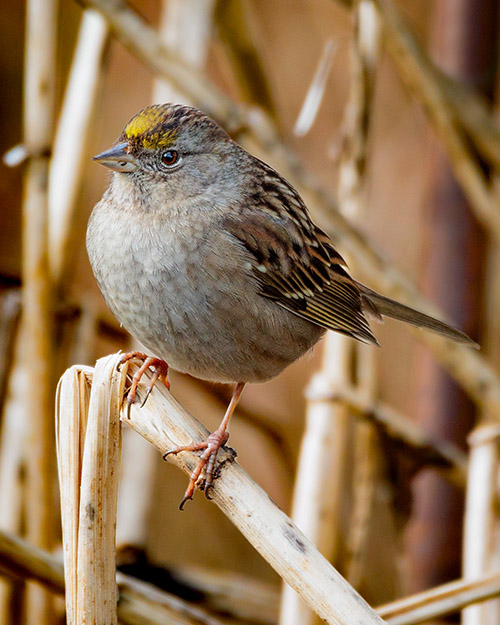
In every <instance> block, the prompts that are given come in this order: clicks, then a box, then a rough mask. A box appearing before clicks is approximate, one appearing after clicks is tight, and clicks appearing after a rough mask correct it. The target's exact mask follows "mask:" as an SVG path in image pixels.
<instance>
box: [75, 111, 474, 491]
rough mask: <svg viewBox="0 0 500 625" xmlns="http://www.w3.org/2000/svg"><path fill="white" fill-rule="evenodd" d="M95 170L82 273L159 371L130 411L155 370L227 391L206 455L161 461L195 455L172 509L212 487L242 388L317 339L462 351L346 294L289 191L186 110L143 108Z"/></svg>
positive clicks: (343, 275) (384, 301)
mask: <svg viewBox="0 0 500 625" xmlns="http://www.w3.org/2000/svg"><path fill="white" fill-rule="evenodd" d="M95 160H97V161H98V162H100V163H101V164H102V165H105V166H106V167H109V168H110V169H112V170H113V171H114V173H113V178H112V180H111V184H110V185H109V187H108V189H107V191H106V192H105V193H104V195H103V197H102V199H101V201H100V202H99V203H98V204H97V205H96V207H95V208H94V211H93V213H92V216H91V218H90V221H89V225H88V231H87V249H88V254H89V258H90V262H91V265H92V268H93V270H94V273H95V276H96V278H97V281H98V283H99V286H100V288H101V291H102V293H103V295H104V298H105V299H106V302H107V303H108V305H109V307H110V308H111V310H112V311H113V313H114V314H115V315H116V317H117V318H118V319H119V320H120V321H121V323H122V324H123V325H124V326H125V327H126V328H127V329H128V330H129V332H130V333H131V334H132V335H134V336H135V337H136V338H137V339H139V340H140V341H141V342H142V343H143V344H144V345H145V346H146V347H147V348H148V349H150V350H151V351H152V352H154V354H156V356H157V357H158V358H151V359H146V360H144V363H143V367H142V369H141V371H140V372H139V374H138V376H136V378H135V382H134V387H133V391H132V392H131V394H130V395H129V401H132V399H133V396H134V393H135V388H136V386H137V381H138V379H139V377H140V375H141V373H142V371H143V370H145V368H146V367H147V366H149V365H153V366H154V367H155V376H156V377H162V378H163V379H164V380H165V381H166V371H167V369H166V366H167V365H166V364H165V363H162V360H164V361H166V362H168V364H169V365H171V366H172V367H173V368H174V369H176V370H178V371H182V372H186V373H189V374H191V375H193V376H195V377H198V378H202V379H205V380H213V381H216V382H236V383H237V386H236V389H235V392H234V395H233V399H232V401H231V404H230V406H229V408H228V410H227V412H226V415H225V417H224V419H223V421H222V423H221V425H220V427H219V428H218V429H217V430H216V431H215V432H214V433H213V434H211V435H210V437H208V439H207V440H206V441H204V442H202V443H199V444H193V445H191V446H188V447H183V448H177V449H175V450H172V451H171V452H167V453H178V452H179V451H182V450H186V449H189V450H203V453H202V456H201V460H200V463H199V466H198V468H197V469H196V471H195V472H194V473H193V475H192V476H191V480H190V486H189V488H188V490H187V491H186V495H185V498H184V500H183V503H184V501H186V499H188V498H191V497H192V494H193V492H194V488H195V483H196V481H197V479H198V478H199V477H200V474H201V471H202V469H203V467H204V466H205V465H206V466H205V489H206V490H207V489H208V487H209V486H210V484H211V481H212V469H213V466H214V462H215V458H216V455H217V451H218V449H219V447H220V446H221V445H222V444H223V443H224V442H225V441H226V440H227V437H228V434H227V432H226V426H227V423H228V421H229V418H230V416H231V413H232V412H233V410H234V407H235V406H236V403H237V401H238V398H239V396H240V394H241V391H242V389H243V386H244V384H245V383H246V382H264V381H266V380H269V379H270V378H273V377H274V376H276V375H278V373H280V372H281V371H282V370H283V369H284V368H285V367H287V366H288V365H289V364H291V363H292V362H294V360H296V359H297V358H299V357H300V356H302V354H304V353H305V352H307V351H308V350H309V349H310V348H311V347H312V346H313V345H314V344H315V343H316V342H317V341H318V340H319V339H320V337H321V336H322V335H323V333H324V332H325V330H327V329H328V330H335V331H337V332H341V333H343V334H346V335H348V336H351V337H354V338H356V339H359V340H361V341H364V342H367V343H375V344H376V343H377V341H376V339H375V337H374V336H373V334H372V332H371V330H370V327H369V325H368V321H367V317H375V318H378V319H381V317H382V316H384V315H386V316H389V317H393V318H395V319H399V320H402V321H406V322H407V323H411V324H413V325H415V326H419V327H423V328H427V329H429V330H433V331H435V332H438V333H440V334H443V335H445V336H447V337H449V338H451V339H454V340H456V341H461V342H465V343H472V341H470V339H469V338H468V337H467V336H466V335H465V334H463V333H462V332H459V331H458V330H455V329H453V328H451V327H450V326H448V325H447V324H445V323H443V322H442V321H438V320H436V319H433V318H431V317H429V316H427V315H424V314H422V313H420V312H417V311H415V310H412V309H411V308H408V307H407V306H403V305H402V304H399V303H397V302H394V301H393V300H390V299H388V298H386V297H383V296H382V295H379V294H378V293H375V292H374V291H372V290H370V289H368V288H367V287H365V286H364V285H362V284H360V283H359V282H356V281H355V280H353V279H352V278H351V277H350V276H349V274H348V273H347V271H346V268H345V263H344V261H343V259H342V257H341V256H340V254H339V253H338V252H337V251H336V250H335V249H334V247H333V244H332V242H331V240H330V239H329V237H328V236H327V235H326V234H325V233H324V232H322V231H321V230H320V229H319V228H318V227H317V226H315V225H314V223H313V222H312V221H311V219H310V217H309V213H308V211H307V208H306V206H305V204H304V202H303V201H302V199H301V198H300V196H299V194H298V193H297V191H295V189H294V188H293V187H292V185H291V184H290V183H289V182H287V181H286V180H285V179H284V178H283V177H282V176H280V174H278V173H277V172H276V171H275V170H274V169H272V168H271V167H269V165H266V164H265V163H263V162H262V161H260V160H258V159H257V158H255V157H254V156H252V155H251V154H249V153H248V152H246V151H245V150H244V149H243V148H241V147H240V146H239V145H237V144H236V143H235V142H234V141H232V140H231V139H230V137H229V136H228V135H227V134H226V133H225V132H224V130H223V129H222V128H221V127H220V126H219V125H218V124H217V123H216V122H214V121H213V120H212V119H210V118H209V117H207V116H206V115H205V114H204V113H202V112H201V111H199V110H197V109H195V108H190V107H187V106H181V105H175V104H164V105H155V106H149V107H147V108H145V109H144V110H142V111H141V112H139V113H138V114H137V115H135V117H133V118H132V119H131V120H130V121H129V123H128V124H127V125H126V126H125V129H124V130H123V132H122V134H121V136H120V138H119V140H118V142H117V144H116V145H115V146H114V147H112V148H111V149H110V150H107V151H106V152H103V153H102V154H99V155H98V156H96V157H95ZM141 357H142V358H143V359H145V358H146V357H145V356H144V355H141ZM160 359H162V360H160Z"/></svg>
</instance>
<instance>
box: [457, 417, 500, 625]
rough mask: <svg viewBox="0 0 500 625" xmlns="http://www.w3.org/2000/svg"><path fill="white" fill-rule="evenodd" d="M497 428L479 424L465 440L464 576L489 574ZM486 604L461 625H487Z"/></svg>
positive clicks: (470, 610) (499, 433)
mask: <svg viewBox="0 0 500 625" xmlns="http://www.w3.org/2000/svg"><path fill="white" fill-rule="evenodd" d="M499 440H500V426H499V425H497V424H488V425H480V426H479V427H477V428H476V429H475V430H474V431H473V432H472V433H471V434H470V435H469V438H468V441H469V446H470V455H469V474H468V480H467V496H466V500H465V519H464V537H463V576H464V578H465V579H470V580H473V579H477V578H478V577H480V576H481V575H484V574H485V573H488V572H490V571H491V559H492V554H493V549H494V546H495V545H494V530H495V520H496V504H497V501H496V500H497V496H498V466H499V465H498V461H499ZM491 607H492V606H489V605H484V604H483V605H480V606H473V607H470V608H467V609H466V610H464V611H463V612H462V623H463V625H486V623H488V622H496V620H497V617H498V614H497V615H495V616H496V618H495V619H494V620H493V621H490V618H489V617H491V616H492V612H491V609H490V608H491Z"/></svg>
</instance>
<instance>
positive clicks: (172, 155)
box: [161, 150, 179, 167]
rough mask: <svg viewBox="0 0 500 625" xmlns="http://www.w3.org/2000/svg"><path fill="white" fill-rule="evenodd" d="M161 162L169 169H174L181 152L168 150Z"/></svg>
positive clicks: (162, 156)
mask: <svg viewBox="0 0 500 625" xmlns="http://www.w3.org/2000/svg"><path fill="white" fill-rule="evenodd" d="M161 162H162V163H163V164H164V165H166V166H167V167H173V166H174V165H177V163H178V162H179V152H176V151H175V150H167V151H166V152H163V154H162V155H161Z"/></svg>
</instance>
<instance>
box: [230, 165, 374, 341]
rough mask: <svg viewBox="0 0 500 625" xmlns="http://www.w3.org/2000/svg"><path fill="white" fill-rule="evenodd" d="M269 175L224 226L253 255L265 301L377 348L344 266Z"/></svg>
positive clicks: (288, 191)
mask: <svg viewBox="0 0 500 625" xmlns="http://www.w3.org/2000/svg"><path fill="white" fill-rule="evenodd" d="M267 172H268V173H267V174H266V175H265V176H264V177H263V179H262V180H261V181H260V184H259V185H258V188H257V190H256V191H255V192H254V193H253V194H252V195H251V196H250V197H249V198H248V201H247V202H246V203H245V205H242V206H240V207H236V208H235V209H234V210H233V211H232V213H231V214H230V215H229V216H227V217H226V218H225V220H224V226H225V228H226V229H227V230H228V231H229V232H230V233H231V234H232V235H233V236H234V237H236V238H237V239H238V240H239V241H240V242H241V244H242V245H243V246H244V247H245V249H246V250H247V251H248V252H249V253H250V254H251V255H252V257H253V259H254V261H255V262H252V268H253V271H254V273H255V276H256V278H257V280H258V282H259V285H260V287H261V289H262V295H263V296H264V297H268V298H270V299H273V300H275V301H276V303H277V304H279V305H280V306H282V307H283V308H286V309H287V310H289V311H290V312H292V313H294V314H296V315H298V316H300V317H303V318H304V319H307V320H308V321H311V322H312V323H315V324H316V325H318V326H321V327H323V328H326V329H329V330H335V331H336V332H341V333H343V334H346V335H348V336H352V337H354V338H357V339H359V340H361V341H364V342H368V343H375V344H376V343H377V341H376V339H375V337H374V336H373V334H372V332H371V330H370V327H369V325H368V322H367V320H366V318H365V316H364V314H363V309H362V307H363V304H362V300H361V293H360V291H359V289H358V287H357V286H356V284H355V282H354V281H353V280H352V278H351V277H350V276H349V275H348V273H347V272H346V270H345V269H344V267H345V261H344V260H343V258H342V257H341V256H340V254H338V252H337V251H336V250H335V248H334V247H333V244H332V242H331V240H330V239H329V237H328V236H327V235H326V234H325V233H324V232H322V231H321V230H320V229H319V228H318V227H317V226H315V225H314V224H313V223H312V221H311V219H310V218H309V215H308V213H307V209H306V207H305V205H304V203H303V201H302V200H301V198H300V196H299V195H298V193H297V192H296V191H295V190H294V189H293V187H291V186H290V185H289V184H288V183H287V182H286V180H284V179H283V178H281V177H278V174H277V173H276V172H274V170H272V169H270V168H269V169H268V170H267ZM283 205H286V207H287V210H286V212H283ZM249 207H251V208H249Z"/></svg>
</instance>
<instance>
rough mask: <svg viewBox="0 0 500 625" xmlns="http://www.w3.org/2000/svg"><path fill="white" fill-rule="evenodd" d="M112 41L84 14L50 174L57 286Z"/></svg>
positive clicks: (98, 20)
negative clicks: (102, 76) (108, 47)
mask: <svg viewBox="0 0 500 625" xmlns="http://www.w3.org/2000/svg"><path fill="white" fill-rule="evenodd" d="M107 40H108V28H107V24H106V20H105V19H104V18H103V17H102V16H101V14H100V13H98V12H97V11H93V10H86V11H84V12H83V15H82V19H81V23H80V31H79V34H78V40H77V43H76V48H75V53H74V57H73V61H72V65H71V70H70V73H69V80H68V84H67V86H66V91H65V94H64V101H63V105H62V110H61V114H60V118H59V121H58V124H57V132H56V135H55V139H54V151H53V157H52V160H51V163H50V172H49V242H50V270H51V274H52V279H53V281H54V284H56V285H60V283H61V281H62V278H63V276H64V274H65V271H66V267H67V265H68V262H69V261H70V259H69V255H70V252H71V250H70V247H69V246H70V243H71V241H72V230H73V224H74V221H75V211H76V209H77V203H76V198H77V193H78V190H79V187H80V183H81V179H82V174H83V170H84V165H85V160H86V158H87V154H86V147H87V140H88V136H89V129H90V126H91V124H92V119H93V111H94V107H95V103H96V96H97V93H98V88H99V84H100V80H101V75H102V69H103V62H104V52H105V49H106V42H107Z"/></svg>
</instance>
